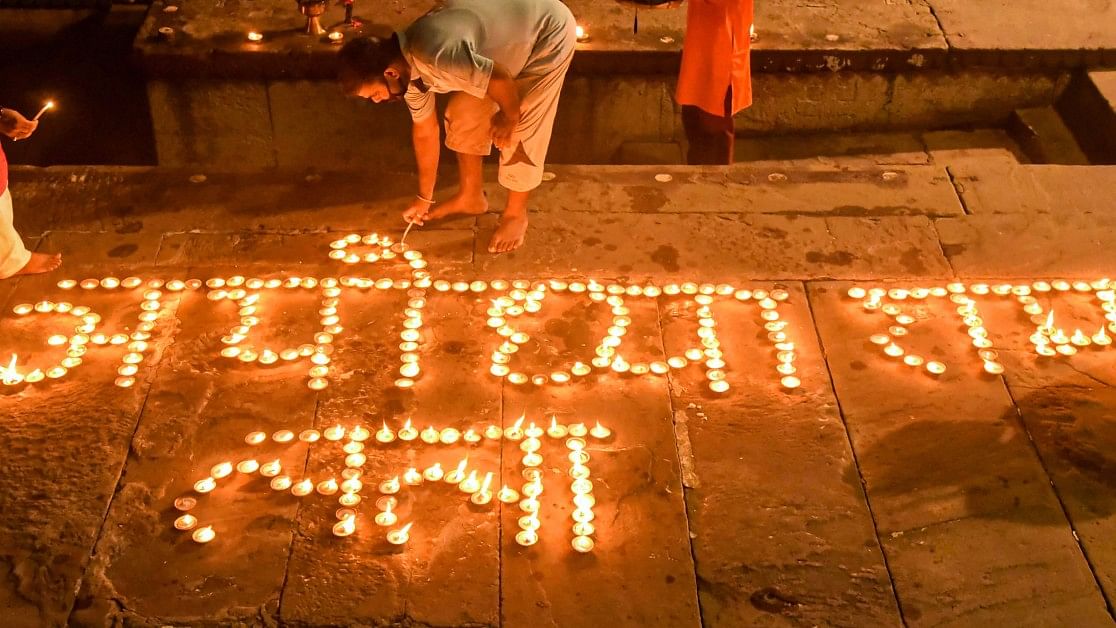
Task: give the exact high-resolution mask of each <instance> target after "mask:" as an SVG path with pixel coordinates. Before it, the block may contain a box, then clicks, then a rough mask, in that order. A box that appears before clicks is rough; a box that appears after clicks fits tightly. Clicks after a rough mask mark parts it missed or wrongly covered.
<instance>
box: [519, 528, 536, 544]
mask: <svg viewBox="0 0 1116 628" xmlns="http://www.w3.org/2000/svg"><path fill="white" fill-rule="evenodd" d="M515 542H516V543H519V544H520V545H522V546H523V547H530V546H532V545H534V544H535V543H538V542H539V535H538V533H536V532H535V531H534V530H520V531H519V533H518V534H516V535H515Z"/></svg>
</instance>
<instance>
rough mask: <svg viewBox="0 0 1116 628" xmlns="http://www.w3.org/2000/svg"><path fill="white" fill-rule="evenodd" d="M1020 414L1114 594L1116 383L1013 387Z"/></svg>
mask: <svg viewBox="0 0 1116 628" xmlns="http://www.w3.org/2000/svg"><path fill="white" fill-rule="evenodd" d="M1012 393H1013V394H1014V396H1015V401H1016V403H1017V404H1018V406H1019V412H1020V415H1021V416H1022V417H1023V421H1024V423H1025V424H1026V426H1027V429H1028V431H1029V432H1030V434H1031V436H1032V438H1033V439H1034V442H1035V446H1036V447H1037V448H1038V451H1039V455H1041V456H1042V460H1043V464H1044V465H1045V466H1046V469H1047V471H1049V473H1050V476H1051V477H1052V478H1053V480H1054V485H1055V487H1056V489H1057V491H1058V495H1059V497H1060V498H1061V500H1062V504H1063V505H1064V506H1065V508H1066V511H1067V513H1068V514H1069V517H1070V521H1072V522H1073V524H1074V530H1075V531H1076V533H1077V536H1078V538H1079V539H1080V542H1081V545H1082V547H1083V548H1084V550H1085V552H1086V553H1087V555H1088V557H1089V561H1090V563H1091V564H1092V567H1093V570H1094V572H1095V573H1096V577H1097V580H1098V581H1099V583H1100V585H1101V587H1102V589H1103V591H1104V592H1105V594H1106V598H1107V599H1108V600H1109V604H1111V600H1112V599H1113V596H1114V594H1116V553H1114V550H1113V547H1112V545H1111V543H1109V539H1111V538H1112V533H1113V527H1114V526H1116V486H1114V485H1113V477H1114V475H1113V468H1114V466H1113V465H1114V464H1116V463H1114V461H1113V459H1112V455H1111V452H1112V451H1113V447H1112V445H1113V439H1114V438H1116V433H1114V429H1116V421H1114V420H1113V408H1116V388H1112V387H1109V388H1094V389H1091V390H1090V389H1082V388H1055V387H1049V388H1043V389H1037V390H1033V389H1024V388H1016V387H1014V386H1013V387H1012Z"/></svg>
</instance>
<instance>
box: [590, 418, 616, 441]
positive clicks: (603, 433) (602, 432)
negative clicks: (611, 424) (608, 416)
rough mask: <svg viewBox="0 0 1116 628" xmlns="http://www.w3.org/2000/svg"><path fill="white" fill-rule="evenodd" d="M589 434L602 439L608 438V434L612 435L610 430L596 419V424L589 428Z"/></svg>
mask: <svg viewBox="0 0 1116 628" xmlns="http://www.w3.org/2000/svg"><path fill="white" fill-rule="evenodd" d="M589 434H590V435H592V436H593V438H599V439H601V440H603V439H606V438H608V437H609V436H612V430H610V429H608V428H607V427H605V426H603V425H601V422H600V421H597V424H596V425H594V426H593V429H591V430H589Z"/></svg>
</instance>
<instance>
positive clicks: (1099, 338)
mask: <svg viewBox="0 0 1116 628" xmlns="http://www.w3.org/2000/svg"><path fill="white" fill-rule="evenodd" d="M1093 344H1096V345H1098V346H1101V347H1107V346H1108V345H1110V344H1112V337H1111V336H1109V335H1108V333H1107V332H1106V331H1105V330H1104V325H1101V327H1100V329H1099V330H1098V331H1097V333H1095V334H1093Z"/></svg>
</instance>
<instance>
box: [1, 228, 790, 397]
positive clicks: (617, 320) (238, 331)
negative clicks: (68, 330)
mask: <svg viewBox="0 0 1116 628" xmlns="http://www.w3.org/2000/svg"><path fill="white" fill-rule="evenodd" d="M357 246H367V247H370V251H369V252H366V253H356V252H353V248H354V247H357ZM330 258H332V259H335V260H340V261H343V262H346V263H350V264H355V263H358V262H368V263H374V262H378V261H380V260H393V259H399V260H401V261H405V262H407V264H408V265H409V267H410V270H411V278H410V279H394V280H393V279H387V278H380V279H371V278H363V277H352V276H343V277H340V278H333V277H327V278H322V279H318V278H314V277H287V278H284V279H278V278H272V279H266V280H265V279H260V278H255V277H251V278H249V277H244V276H240V275H234V276H231V277H227V278H221V277H216V278H210V279H208V280H205V281H204V282H203V281H202V280H199V279H189V280H181V279H171V280H167V281H163V280H159V279H152V280H149V281H147V282H146V284H145V282H144V280H142V279H141V278H139V277H126V278H124V279H119V278H116V277H104V278H101V279H92V278H90V279H84V280H81V281H77V280H73V279H66V280H62V281H60V282H59V283H58V286H59V287H60V288H62V289H64V290H72V289H75V288H82V289H85V290H93V289H107V290H114V289H118V288H124V289H135V288H140V287H144V288H145V294H144V297H145V298H144V301H143V302H142V303H141V308H142V309H143V312H142V314H141V316H140V318H141V322H140V325H139V326H138V328H137V330H136V332H134V333H133V334H131V337H130V338H129V340H130V341H131V342H132V343H139V344H136V345H134V346H140V345H141V344H142V346H143V348H142V349H135V348H134V347H130V351H129V352H128V354H127V355H126V356H125V357H124V364H123V365H122V366H121V367H120V368H119V369H118V375H119V377H118V378H117V380H116V384H117V385H118V386H121V387H130V386H132V385H134V383H135V375H136V373H137V372H138V368H139V367H138V365H139V364H140V363H141V362H142V359H143V353H144V351H146V349H147V347H146V343H147V341H148V339H149V338H150V333H151V331H152V330H153V329H154V326H155V321H156V319H157V318H158V315H159V310H160V308H161V301H160V299H161V298H162V294H163V291H166V292H170V293H175V292H181V291H184V290H199V289H203V288H205V289H207V294H206V296H207V298H208V299H210V300H211V301H214V302H220V301H226V300H227V301H232V302H234V303H236V305H237V307H238V314H239V316H240V321H239V324H238V325H236V326H234V327H232V328H231V329H230V330H229V331H228V333H227V334H225V335H224V336H223V337H222V339H221V340H222V342H223V343H224V344H225V345H226V346H225V347H223V348H222V349H221V351H220V353H221V355H222V356H224V357H227V358H229V359H235V360H239V361H240V362H243V363H257V364H261V365H265V366H267V365H272V364H276V363H279V362H280V361H282V362H292V361H296V360H302V359H308V360H309V361H310V362H311V366H310V369H309V379H308V382H307V385H308V386H309V387H310V388H311V389H313V390H322V389H323V388H325V387H326V386H328V374H329V372H330V363H331V361H332V358H331V355H332V353H333V346H332V343H333V340H334V337H335V336H336V335H337V334H339V333H341V332H342V331H343V327H342V326H341V324H340V318H339V315H338V306H339V303H340V299H339V297H340V294H341V289H342V288H343V287H357V288H361V289H370V288H375V289H381V290H382V289H402V290H407V297H408V301H407V308H406V310H405V319H404V321H403V327H404V329H403V330H402V331H401V332H400V338H401V343H400V350H401V354H400V361H401V362H402V364H401V366H400V367H399V377H398V378H397V379H396V381H395V384H396V386H398V387H400V388H410V387H412V386H414V384H415V381H416V378H418V377H419V376H420V374H421V372H422V369H421V367H420V364H419V353H418V349H419V347H420V342H421V340H422V338H423V337H422V327H423V316H422V312H423V308H424V307H425V305H426V299H427V290H428V289H433V290H435V291H437V292H451V291H452V292H456V293H475V294H479V293H483V292H485V291H487V290H489V289H493V290H498V291H506V290H509V289H510V293H509V295H508V296H504V297H499V298H497V299H495V300H493V301H492V307H491V308H489V320H488V322H489V325H490V326H494V327H495V328H496V331H497V332H498V333H499V334H500V335H501V337H503V338H504V341H503V342H502V344H501V345H500V346H499V347H498V349H497V350H496V351H495V352H494V353H493V354H492V361H493V364H492V366H491V368H490V372H491V373H493V374H494V375H497V376H500V377H504V378H506V380H507V381H509V382H510V383H513V384H526V383H528V382H530V383H533V384H536V385H543V384H546V383H548V382H554V383H565V382H568V381H571V379H573V378H574V377H582V376H586V375H588V374H590V373H591V372H592V370H593V369H594V368H596V369H610V370H612V371H614V372H617V373H632V374H636V375H642V374H647V373H653V374H658V375H662V374H666V373H668V372H669V371H670V370H671V369H680V368H683V367H686V366H687V365H689V364H698V363H703V364H704V367H705V375H706V378H707V380H708V385H709V388H710V390H712V391H714V392H726V391H727V390H728V389H729V384H728V382H727V380H726V376H725V362H724V355H723V352H722V350H721V347H720V341H719V340H718V338H717V334H716V322H715V320H714V318H713V314H712V310H711V308H710V307H709V305H710V304H711V303H712V302H713V298H714V296H735V297H736V299H737V300H740V301H747V300H750V299H751V300H755V301H756V302H758V304H759V305H760V307H761V309H762V315H763V319H764V327H765V328H766V329H767V331H768V337H769V338H770V339H771V340H772V342H773V343H774V344H775V347H776V351H777V357H778V360H779V361H778V366H777V367H776V368H777V370H778V372H779V374H780V377H781V378H782V383H783V385H784V386H786V387H787V388H794V387H797V386H798V385H799V380H798V378H797V377H795V375H794V373H795V370H796V369H795V367H794V365H793V361H794V358H795V353H794V343H792V342H790V341H788V339H787V338H786V332H785V327H786V323H785V321H781V320H779V314H778V311H777V309H776V308H777V304H778V302H779V301H782V300H785V299H786V298H787V297H788V294H787V292H786V291H785V290H782V289H780V288H776V289H774V290H772V291H770V292H768V291H767V290H762V289H757V290H754V291H752V290H745V289H736V288H735V287H733V286H732V285H729V284H711V283H704V284H697V283H693V282H686V283H681V284H667V285H665V286H663V287H659V286H656V285H653V284H646V285H643V286H639V285H628V286H625V285H620V284H615V283H613V284H607V285H605V284H602V283H600V282H597V281H593V280H589V281H584V282H582V281H562V280H551V281H547V282H534V283H532V282H528V281H525V280H516V281H510V282H509V281H504V280H494V281H492V282H486V281H479V280H478V281H472V282H465V281H458V282H449V281H446V280H436V281H435V280H433V279H432V278H431V277H430V273H429V272H428V271H427V270H426V266H427V263H426V261H425V260H424V259H423V256H422V254H421V253H420V252H419V251H416V250H413V249H410V248H408V247H406V246H404V245H402V244H400V243H395V242H393V241H392V239H391V238H388V237H381V236H379V235H378V234H376V233H371V234H368V235H364V236H362V235H360V234H355V233H354V234H348V235H346V236H345V237H343V238H340V239H338V240H335V241H333V242H331V243H330ZM278 288H286V289H320V290H321V292H322V303H321V307H320V309H319V311H318V312H319V315H320V322H321V325H322V329H321V331H319V332H317V333H316V334H315V335H314V342H313V343H304V344H302V345H299V346H293V347H288V348H283V349H276V348H271V347H266V346H265V347H257V346H253V345H251V344H250V334H251V331H252V330H253V328H254V327H256V326H257V325H258V324H259V323H260V318H259V316H258V309H259V302H260V299H261V294H260V292H259V291H260V290H261V289H278ZM567 291H568V292H570V293H572V294H587V295H588V297H589V298H590V299H591V300H592V301H593V302H605V303H607V304H608V305H609V306H610V307H611V308H612V314H613V324H612V326H610V328H609V330H608V333H607V335H606V336H605V337H604V338H603V339H602V341H601V344H600V345H599V346H598V347H596V353H597V355H596V357H595V358H594V359H593V360H591V362H590V364H585V363H583V362H577V363H575V364H574V365H573V366H572V368H570V369H569V370H557V371H554V372H552V373H549V374H542V373H539V374H534V375H528V374H524V373H521V372H512V371H511V369H510V367H509V366H508V362H509V361H510V360H511V356H512V354H514V353H515V352H516V351H517V350H518V348H519V346H520V345H521V344H522V343H523V342H525V341H526V340H527V339H528V338H529V337H528V336H527V334H524V333H522V332H517V331H516V330H515V329H514V328H513V327H512V326H511V325H509V324H508V322H507V319H508V318H511V317H515V316H520V315H522V314H523V313H525V312H530V313H534V312H537V311H538V310H539V309H540V307H541V299H542V297H543V296H544V295H545V294H546V293H547V292H567ZM680 294H681V295H687V296H692V297H693V299H694V301H696V302H697V304H698V308H697V312H696V314H697V318H698V321H697V322H698V326H699V327H698V339H699V340H700V342H701V346H700V347H693V348H690V349H687V350H686V351H685V352H684V353H683V354H682V355H676V356H671V357H670V358H668V359H666V360H663V361H652V362H634V363H632V362H629V361H628V360H627V359H625V358H624V357H623V356H622V355H619V354H618V352H617V349H618V347H619V346H620V343H621V341H622V338H623V336H624V334H626V333H627V328H628V326H629V325H630V324H631V317H630V316H629V310H628V308H627V306H626V305H625V304H624V298H625V297H633V296H647V297H652V298H654V297H657V296H659V295H680ZM54 305H55V304H54V303H51V302H49V301H43V302H40V303H39V304H35V305H32V304H21V305H19V306H16V312H17V314H27V313H30V312H32V311H40V312H48V311H65V310H66V308H72V307H73V306H71V305H69V304H67V303H60V304H58V305H59V306H60V309H58V310H54V309H53V308H54ZM497 322H499V324H497ZM87 336H88V334H86V335H84V336H83V335H81V332H79V333H78V334H76V335H75V336H74V337H72V340H73V341H74V343H78V344H80V343H83V342H86V341H88V340H89V338H87ZM97 337H99V335H98V336H91V337H90V338H93V339H94V340H93V343H94V344H98V343H97V341H96V340H95V339H96V338H97ZM112 338H113V339H114V340H113V344H116V338H117V336H112ZM81 351H82V349H71V351H70V352H69V353H70V354H69V355H68V356H67V359H68V360H69V361H70V362H71V363H73V362H74V360H79V359H80V357H81V356H80V355H74V354H76V353H80V352H81ZM13 358H15V356H13ZM65 368H68V367H65V366H61V365H60V366H59V367H55V368H53V369H50V370H49V372H48V373H43V374H42V377H61V376H62V375H63V374H64V373H65V371H63V370H61V369H65ZM42 377H41V376H40V373H38V372H33V373H31V374H29V379H28V376H22V375H20V374H19V371H18V368H17V365H16V363H15V361H14V360H13V362H12V363H10V364H9V365H8V366H0V381H3V382H17V381H18V382H20V383H22V382H25V381H29V382H32V383H33V382H35V381H41V379H42Z"/></svg>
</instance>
